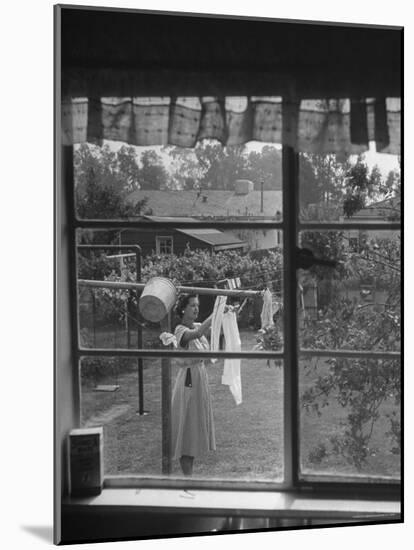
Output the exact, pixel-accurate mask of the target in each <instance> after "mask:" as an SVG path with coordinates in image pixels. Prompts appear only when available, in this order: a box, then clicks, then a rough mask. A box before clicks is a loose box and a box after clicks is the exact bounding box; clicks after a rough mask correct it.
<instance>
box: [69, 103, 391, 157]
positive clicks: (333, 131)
mask: <svg viewBox="0 0 414 550" xmlns="http://www.w3.org/2000/svg"><path fill="white" fill-rule="evenodd" d="M400 129H401V105H400V99H399V98H363V99H358V100H356V99H320V100H314V99H312V100H301V101H300V102H297V103H292V102H290V103H288V102H282V99H281V98H279V97H257V96H252V97H221V98H219V97H202V98H189V97H186V98H169V97H158V98H122V99H121V98H89V99H88V98H77V99H70V100H67V101H64V102H63V105H62V139H63V144H64V145H72V144H75V143H82V142H86V141H88V142H94V143H99V142H102V141H103V140H114V141H122V142H126V143H129V144H131V145H139V146H148V145H167V144H168V145H177V146H181V147H194V146H195V145H196V143H197V142H198V141H200V140H203V139H206V138H209V139H217V140H218V141H220V142H221V143H222V144H223V145H239V144H243V143H246V142H248V141H252V140H257V141H262V142H270V143H278V144H283V145H290V146H292V147H294V148H295V149H296V150H297V151H301V152H312V153H338V154H344V155H348V154H358V153H362V152H364V151H366V150H367V149H368V147H369V146H368V143H369V142H370V141H374V142H375V143H376V149H377V151H378V152H381V153H390V154H400Z"/></svg>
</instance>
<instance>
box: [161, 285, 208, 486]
mask: <svg viewBox="0 0 414 550" xmlns="http://www.w3.org/2000/svg"><path fill="white" fill-rule="evenodd" d="M198 311H199V301H198V297H197V296H196V295H194V294H193V295H190V294H187V295H183V296H181V297H180V298H179V300H178V303H177V306H176V313H177V315H178V317H179V318H180V322H179V324H178V325H177V326H176V328H175V337H176V339H177V346H178V347H181V348H184V349H187V350H208V349H209V343H208V340H207V338H206V336H205V335H206V333H207V332H208V331H209V329H210V325H211V318H212V315H210V316H209V317H208V318H207V319H206V320H205V321H203V322H202V323H196V322H195V321H196V319H197V317H198ZM171 413H172V451H173V456H174V458H178V459H179V460H180V465H181V469H182V471H183V474H184V475H185V476H191V475H192V473H193V465H194V458H195V457H197V456H200V455H202V454H204V453H205V452H207V451H209V450H215V449H216V441H215V435H214V420H213V410H212V405H211V397H210V390H209V384H208V378H207V371H206V367H205V365H204V361H198V362H196V361H195V360H191V363H190V362H189V361H183V365H182V366H181V367H180V370H179V372H178V375H177V379H176V381H175V385H174V389H173V394H172V405H171Z"/></svg>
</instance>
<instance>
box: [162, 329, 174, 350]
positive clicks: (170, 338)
mask: <svg viewBox="0 0 414 550" xmlns="http://www.w3.org/2000/svg"><path fill="white" fill-rule="evenodd" d="M160 340H161V342H162V343H163V344H164V346H169V345H170V344H172V345H173V346H174V347H175V348H176V347H177V338H176V337H175V336H174V334H171V332H162V333H161V334H160Z"/></svg>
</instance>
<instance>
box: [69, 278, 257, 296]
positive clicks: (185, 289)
mask: <svg viewBox="0 0 414 550" xmlns="http://www.w3.org/2000/svg"><path fill="white" fill-rule="evenodd" d="M78 284H79V285H81V286H93V287H102V288H132V289H135V290H143V288H144V287H145V283H122V282H119V281H94V280H87V279H79V280H78ZM177 290H178V291H179V292H182V293H183V294H192V293H194V294H207V295H211V296H245V297H249V296H250V297H252V298H253V297H254V296H259V295H260V294H262V291H261V290H242V289H234V290H228V289H224V288H202V287H198V286H178V287H177Z"/></svg>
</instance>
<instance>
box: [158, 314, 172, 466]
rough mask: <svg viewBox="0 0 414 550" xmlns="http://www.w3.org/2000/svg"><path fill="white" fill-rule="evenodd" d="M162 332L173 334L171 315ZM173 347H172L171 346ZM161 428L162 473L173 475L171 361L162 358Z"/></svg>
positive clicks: (166, 318)
mask: <svg viewBox="0 0 414 550" xmlns="http://www.w3.org/2000/svg"><path fill="white" fill-rule="evenodd" d="M160 326H161V330H162V331H163V332H164V331H165V332H171V315H170V314H168V315H167V316H166V317H165V318H164V319H163V320H162V321H161V322H160ZM170 347H171V346H170ZM161 426H162V473H163V474H167V475H169V474H171V463H172V449H171V359H170V358H169V357H162V358H161Z"/></svg>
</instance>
